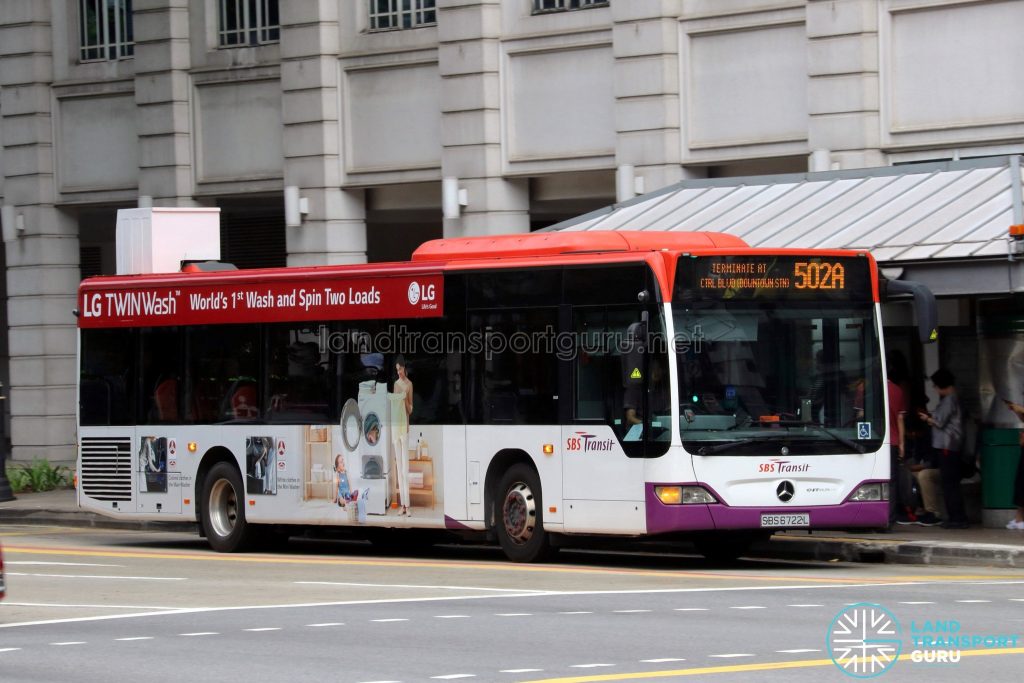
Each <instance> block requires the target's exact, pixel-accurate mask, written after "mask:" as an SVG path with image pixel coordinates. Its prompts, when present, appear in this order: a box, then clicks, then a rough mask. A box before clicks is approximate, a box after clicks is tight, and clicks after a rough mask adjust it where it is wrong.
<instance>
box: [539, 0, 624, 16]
mask: <svg viewBox="0 0 1024 683" xmlns="http://www.w3.org/2000/svg"><path fill="white" fill-rule="evenodd" d="M609 1H610V0H533V13H534V14H541V13H543V12H564V11H566V10H570V9H587V8H588V7H607V6H608V3H609Z"/></svg>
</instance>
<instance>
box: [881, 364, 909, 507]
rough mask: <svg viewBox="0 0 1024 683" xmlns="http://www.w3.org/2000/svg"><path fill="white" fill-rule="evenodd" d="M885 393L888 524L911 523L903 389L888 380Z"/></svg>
mask: <svg viewBox="0 0 1024 683" xmlns="http://www.w3.org/2000/svg"><path fill="white" fill-rule="evenodd" d="M886 392H887V393H888V396H889V478H890V483H889V524H893V523H895V524H913V522H914V519H913V518H912V517H911V515H912V514H913V510H912V509H910V507H909V506H908V504H907V503H908V501H909V500H910V481H908V478H909V472H908V471H907V469H906V467H905V458H906V430H905V428H904V417H905V415H906V412H907V407H906V402H905V401H904V399H903V390H902V389H900V386H899V385H898V384H896V382H893V381H892V380H891V379H890V380H888V381H887V382H886Z"/></svg>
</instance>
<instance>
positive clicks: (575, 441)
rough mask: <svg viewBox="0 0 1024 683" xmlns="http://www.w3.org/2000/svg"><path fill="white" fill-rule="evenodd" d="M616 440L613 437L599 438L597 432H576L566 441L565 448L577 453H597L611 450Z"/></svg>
mask: <svg viewBox="0 0 1024 683" xmlns="http://www.w3.org/2000/svg"><path fill="white" fill-rule="evenodd" d="M614 444H615V442H614V441H613V440H612V439H599V438H598V437H597V435H596V434H590V433H588V432H576V433H575V434H574V435H573V436H570V437H569V438H568V439H566V441H565V450H567V451H575V452H577V453H595V452H598V451H610V450H612V446H613V445H614Z"/></svg>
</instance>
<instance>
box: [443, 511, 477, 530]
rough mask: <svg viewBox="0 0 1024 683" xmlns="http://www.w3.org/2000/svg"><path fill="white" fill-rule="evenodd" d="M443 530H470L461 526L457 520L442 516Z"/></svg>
mask: <svg viewBox="0 0 1024 683" xmlns="http://www.w3.org/2000/svg"><path fill="white" fill-rule="evenodd" d="M444 528H445V529H458V530H460V531H469V530H470V529H471V528H470V527H468V526H466V525H465V524H463V523H462V522H460V521H459V520H457V519H453V518H451V517H449V516H448V515H445V516H444Z"/></svg>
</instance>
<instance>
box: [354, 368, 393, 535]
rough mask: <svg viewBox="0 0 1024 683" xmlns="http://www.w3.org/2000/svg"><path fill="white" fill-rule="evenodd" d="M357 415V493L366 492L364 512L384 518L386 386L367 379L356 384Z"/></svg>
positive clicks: (388, 469)
mask: <svg viewBox="0 0 1024 683" xmlns="http://www.w3.org/2000/svg"><path fill="white" fill-rule="evenodd" d="M358 403H359V414H360V415H361V416H362V420H363V424H362V438H361V439H360V440H359V449H358V455H359V483H358V488H359V491H360V493H363V492H366V491H369V495H368V496H367V499H366V513H367V514H369V515H383V514H385V513H386V512H387V510H388V504H389V502H390V501H389V500H388V495H389V487H388V475H389V473H390V463H389V461H388V443H389V441H390V435H389V434H388V422H389V421H388V385H387V384H385V383H383V382H374V381H372V380H368V381H366V382H360V384H359V401H358Z"/></svg>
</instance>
